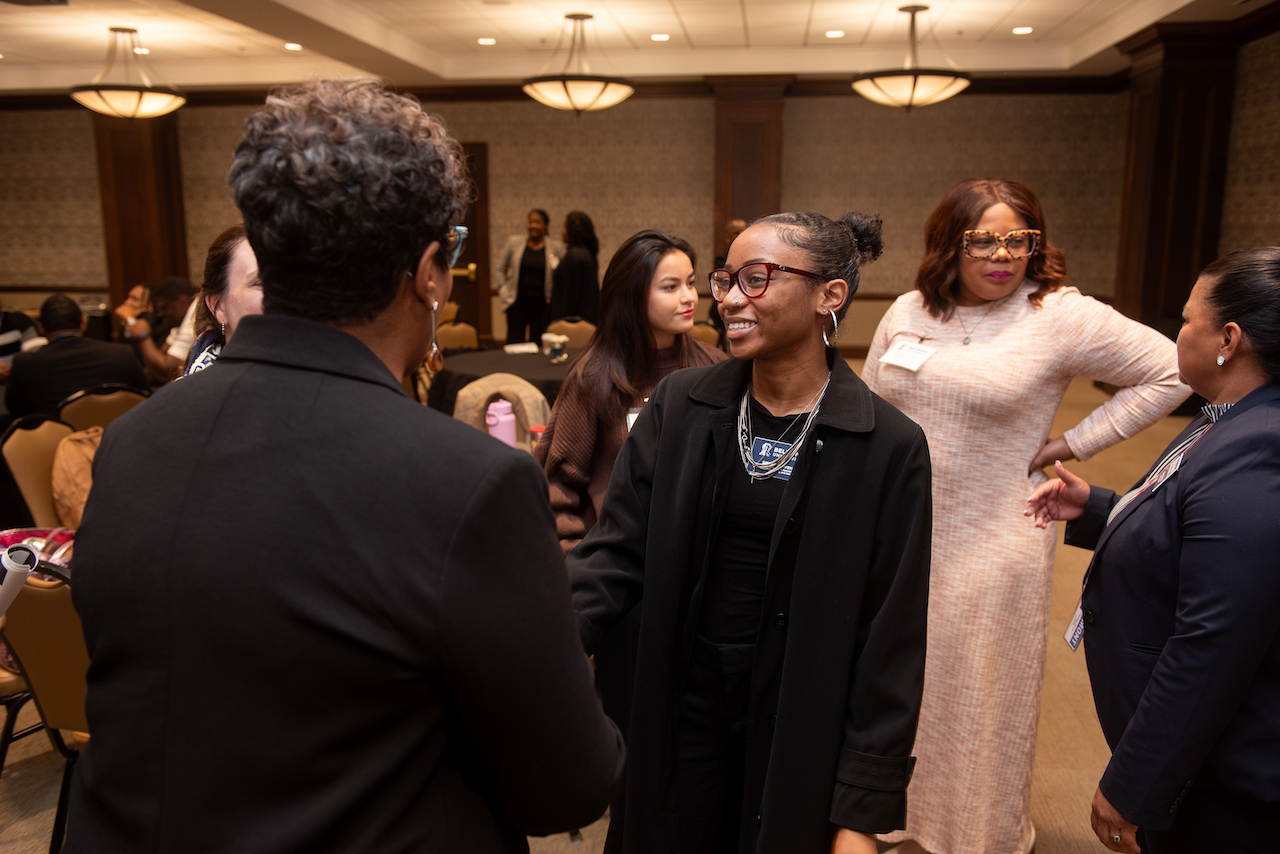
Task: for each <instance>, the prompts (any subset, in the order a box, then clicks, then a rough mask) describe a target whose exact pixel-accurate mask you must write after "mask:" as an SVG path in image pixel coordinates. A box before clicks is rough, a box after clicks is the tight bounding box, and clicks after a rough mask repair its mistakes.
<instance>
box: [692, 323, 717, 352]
mask: <svg viewBox="0 0 1280 854" xmlns="http://www.w3.org/2000/svg"><path fill="white" fill-rule="evenodd" d="M693 337H694V338H697V339H698V340H699V341H701V342H703V343H704V344H710V345H711V346H712V347H717V346H719V344H720V333H719V332H718V331H716V328H715V327H714V326H712V325H711V324H710V323H703V322H698V323H695V324H693Z"/></svg>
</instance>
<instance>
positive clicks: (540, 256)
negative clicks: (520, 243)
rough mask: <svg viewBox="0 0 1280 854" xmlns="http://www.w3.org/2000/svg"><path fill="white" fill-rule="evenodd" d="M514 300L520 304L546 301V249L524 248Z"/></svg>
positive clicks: (544, 246) (544, 247)
mask: <svg viewBox="0 0 1280 854" xmlns="http://www.w3.org/2000/svg"><path fill="white" fill-rule="evenodd" d="M516 299H518V300H520V301H521V302H526V301H533V300H536V301H538V302H544V303H545V302H546V301H547V247H546V245H545V244H544V245H543V247H542V248H541V249H530V248H529V247H528V246H526V247H525V248H524V254H523V255H521V256H520V278H519V279H517V280H516Z"/></svg>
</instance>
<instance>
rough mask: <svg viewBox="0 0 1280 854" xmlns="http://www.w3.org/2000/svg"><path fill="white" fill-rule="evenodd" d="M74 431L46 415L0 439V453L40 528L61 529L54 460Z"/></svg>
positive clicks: (24, 421) (28, 419) (20, 423)
mask: <svg viewBox="0 0 1280 854" xmlns="http://www.w3.org/2000/svg"><path fill="white" fill-rule="evenodd" d="M72 432H73V431H72V429H71V427H70V426H69V425H67V424H63V423H62V422H61V421H55V420H53V419H51V418H46V417H44V416H43V415H25V416H23V417H22V418H19V419H18V420H17V421H15V422H13V423H12V424H10V425H9V429H8V430H6V431H5V433H4V436H2V437H0V452H2V453H3V454H4V459H5V462H6V463H8V464H9V471H10V472H12V473H13V479H14V480H15V481H16V482H17V484H18V490H19V491H20V492H21V493H22V498H23V500H24V501H26V503H27V509H28V510H30V511H31V518H32V520H33V522H34V523H35V525H36V527H38V528H57V527H59V526H61V524H62V523H61V521H59V519H58V509H57V507H55V506H54V503H53V456H54V454H55V453H56V452H57V450H58V443H59V442H61V441H62V440H63V439H65V438H66V437H67V436H70V435H71V433H72Z"/></svg>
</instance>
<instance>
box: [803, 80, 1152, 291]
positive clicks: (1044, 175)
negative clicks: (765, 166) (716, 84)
mask: <svg viewBox="0 0 1280 854" xmlns="http://www.w3.org/2000/svg"><path fill="white" fill-rule="evenodd" d="M1128 104H1129V95H1128V93H1127V92H1125V93H1119V94H1102V95H972V96H965V97H960V98H956V99H954V100H951V101H945V102H943V103H941V104H936V105H934V106H932V107H924V108H922V109H917V110H913V111H912V112H910V113H906V112H904V111H902V110H893V109H889V108H887V107H881V106H878V105H876V104H872V103H871V102H870V101H866V100H864V99H862V98H857V97H853V98H791V99H788V100H787V103H786V113H785V129H784V135H783V172H782V205H783V207H784V208H791V209H796V208H798V209H805V210H814V211H818V212H820V213H823V214H826V215H828V216H838V215H839V214H841V213H843V212H844V211H846V210H864V211H878V212H879V213H880V214H881V215H882V216H883V217H884V220H885V226H884V228H885V252H884V255H882V256H881V258H880V260H879V261H877V262H876V263H875V264H873V265H871V266H869V267H868V268H867V270H866V273H865V274H864V277H863V284H862V289H863V291H864V292H866V293H889V294H893V293H902V292H904V291H907V290H910V288H911V282H912V279H913V277H914V275H915V271H916V267H917V265H918V264H919V260H920V256H921V254H922V253H923V251H924V238H923V231H924V222H925V219H926V218H927V217H928V216H929V214H930V213H931V212H932V211H933V209H934V207H936V206H937V204H938V202H939V201H941V200H942V197H943V196H944V195H945V194H946V192H947V190H948V189H950V188H951V187H952V186H953V185H954V184H955V183H956V182H957V181H960V180H963V179H965V178H974V177H1005V178H1016V179H1018V180H1020V181H1023V182H1025V183H1026V184H1028V185H1029V186H1030V187H1031V188H1032V189H1033V190H1035V192H1036V195H1038V196H1039V198H1040V203H1041V205H1042V206H1043V207H1044V211H1045V218H1046V220H1047V222H1048V225H1049V227H1050V228H1051V229H1052V230H1051V232H1050V235H1051V237H1052V239H1053V241H1054V242H1055V243H1057V244H1058V245H1059V246H1060V247H1061V248H1062V249H1063V251H1064V252H1065V253H1066V255H1067V270H1068V273H1069V275H1070V277H1071V280H1072V283H1073V284H1075V285H1076V286H1077V287H1079V288H1080V290H1082V291H1084V292H1085V293H1089V294H1100V295H1109V294H1112V293H1114V285H1115V282H1114V280H1115V268H1116V252H1117V247H1118V241H1117V236H1116V235H1117V229H1118V226H1119V222H1120V202H1121V194H1122V191H1123V183H1122V182H1123V178H1124V151H1125V142H1126V135H1127V130H1128Z"/></svg>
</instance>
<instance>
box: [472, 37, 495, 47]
mask: <svg viewBox="0 0 1280 854" xmlns="http://www.w3.org/2000/svg"><path fill="white" fill-rule="evenodd" d="M497 43H498V40H497V39H487V38H486V39H476V44H482V45H486V46H488V45H495V44H497Z"/></svg>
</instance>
